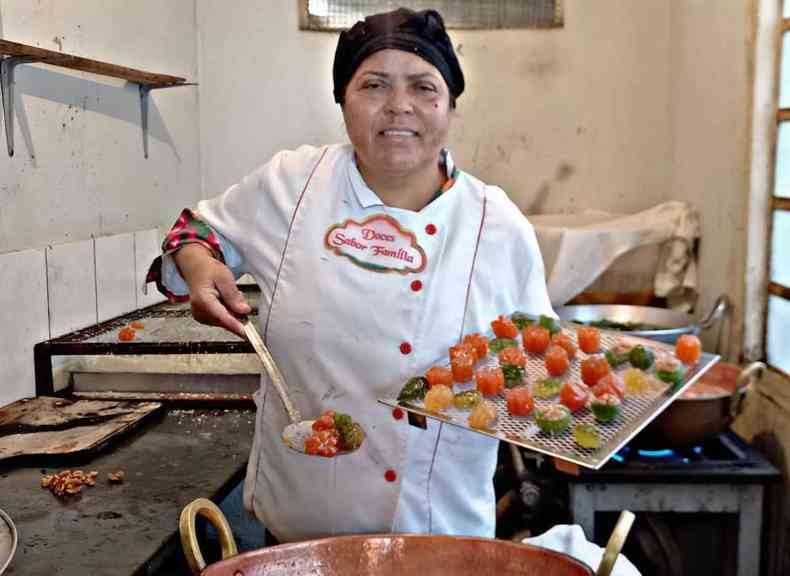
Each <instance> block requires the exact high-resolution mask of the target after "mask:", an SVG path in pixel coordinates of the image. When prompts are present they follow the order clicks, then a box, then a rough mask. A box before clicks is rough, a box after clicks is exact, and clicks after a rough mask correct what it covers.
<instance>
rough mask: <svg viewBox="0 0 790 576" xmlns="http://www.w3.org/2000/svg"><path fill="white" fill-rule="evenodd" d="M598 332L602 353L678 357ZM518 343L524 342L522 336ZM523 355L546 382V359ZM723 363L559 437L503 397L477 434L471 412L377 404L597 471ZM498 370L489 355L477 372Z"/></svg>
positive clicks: (668, 349)
mask: <svg viewBox="0 0 790 576" xmlns="http://www.w3.org/2000/svg"><path fill="white" fill-rule="evenodd" d="M576 327H577V325H576V324H574V323H571V322H563V323H562V328H563V332H564V333H565V334H567V335H568V336H570V337H571V338H572V339H573V341H574V343H576ZM600 332H601V351H603V350H606V349H609V348H611V347H612V346H613V345H614V344H615V343H616V342H617V341H618V340H627V341H628V342H629V343H634V344H641V345H642V346H645V347H646V348H650V349H652V350H653V351H654V352H655V353H656V354H658V353H661V352H664V353H669V354H672V355H674V350H675V349H674V346H673V345H669V344H664V343H662V342H657V341H655V340H648V339H645V338H637V337H632V336H628V337H626V336H623V334H622V333H619V332H614V331H607V330H601V331H600ZM518 340H519V342H520V336H519V338H518ZM525 354H526V356H527V366H526V374H527V377H528V379H529V382H530V383H534V382H535V381H537V380H541V379H544V378H546V377H547V373H546V368H545V365H544V361H543V355H533V354H530V353H528V352H526V351H525ZM587 356H588V354H585V353H584V352H582V351H581V350H579V351H577V353H576V358H575V359H574V360H573V361H572V362H571V366H570V368H569V370H568V371H567V372H566V373H565V374H564V375H563V376H561V377H559V378H558V380H560V381H562V382H563V383H564V382H566V381H568V380H575V381H581V374H580V369H579V367H580V364H581V360H582V359H584V358H586V357H587ZM719 358H720V357H719V356H718V355H715V354H709V353H706V352H703V353H702V356H701V357H700V359H699V361H698V362H697V363H696V364H695V365H694V366H692V367H689V369H688V370H687V371H686V374H685V376H684V380H683V383H682V384H681V385H680V386H678V387H672V386H671V385H669V384H667V385H666V386H660V387H654V388H651V390H649V391H647V392H644V393H642V394H627V395H626V397H625V400H624V401H623V403H622V407H621V411H620V415H619V416H618V417H617V418H616V419H615V420H614V421H612V422H610V423H601V422H597V421H596V420H595V417H594V416H593V414H592V411H591V410H590V409H589V408H583V409H582V410H580V411H578V412H576V413H574V414H573V415H572V420H571V425H570V426H569V427H568V428H567V429H566V430H565V431H564V432H563V433H561V434H559V435H555V436H551V435H548V434H546V433H544V432H542V431H541V430H540V428H538V426H537V424H536V423H535V418H534V416H533V415H534V413H535V410H534V409H533V413H532V414H533V415H530V416H526V417H520V416H511V415H510V413H509V412H508V410H507V406H506V402H505V396H504V394H502V395H498V396H494V397H489V398H488V400H490V401H492V402H493V403H494V404H495V405H496V409H497V416H498V417H497V421H496V426H495V428H492V429H477V428H472V427H470V426H469V424H468V418H469V411H468V410H458V409H456V408H454V407H450V408H448V409H447V410H445V411H443V412H430V411H428V410H425V408H424V405H423V403H422V402H421V401H416V402H399V401H398V400H397V399H394V398H382V399H380V400H379V402H381V403H382V404H385V405H387V406H391V407H393V408H394V407H397V406H399V407H401V408H403V409H404V410H407V411H408V412H411V413H413V414H417V415H421V416H424V417H428V418H433V419H435V420H440V421H442V422H446V423H448V424H452V425H454V426H459V427H461V428H466V429H467V430H471V431H473V432H476V433H478V434H484V435H486V436H492V437H494V438H498V439H499V440H503V441H505V442H510V443H512V444H517V445H519V446H523V447H524V448H528V449H530V450H534V451H536V452H540V453H542V454H546V455H548V456H554V457H556V458H560V459H562V460H566V461H569V462H572V463H574V464H577V465H579V466H583V467H585V468H592V469H595V470H597V469H598V468H600V467H601V466H603V465H604V464H606V462H607V461H608V460H609V459H610V458H611V457H612V456H613V455H614V454H615V453H616V452H617V451H618V450H620V449H621V448H622V447H623V446H625V445H626V444H627V443H628V441H629V440H631V438H633V437H634V436H635V435H636V434H637V433H639V431H640V430H642V429H643V428H644V427H645V426H647V425H648V424H649V423H650V421H651V420H653V419H654V418H656V416H658V415H659V414H660V413H661V412H662V411H663V410H664V409H665V408H666V407H667V406H669V405H670V404H671V403H672V401H673V400H675V398H677V397H679V396H680V395H681V394H683V392H684V391H685V390H686V389H687V388H688V387H690V386H691V385H692V384H694V383H695V382H696V381H697V380H698V379H699V378H700V376H702V374H704V373H705V372H706V371H707V370H709V369H710V368H711V366H713V365H714V364H716V362H718V361H719ZM442 365H445V366H447V365H448V363H447V362H444V363H442ZM497 365H498V360H497V357H496V354H494V353H490V354H489V356H488V357H487V358H485V359H483V360H482V361H480V362H479V363H478V365H477V366H478V367H481V366H497ZM629 367H630V364H628V363H626V364H625V365H624V366H621V367H620V368H618V369H617V370H615V372H618V373H622V372H623V371H624V370H625V369H627V368H629ZM652 372H653V371H652V369H651V370H649V371H648V373H652ZM474 389H475V384H474V381H472V382H470V383H466V384H462V385H458V384H456V385H455V387H454V391H455V392H460V391H463V390H474ZM558 401H559V399H558V398H557V397H555V398H550V399H547V400H546V399H541V398H535V408H538V407H543V406H545V405H548V404H554V403H556V402H558ZM578 424H591V425H593V426H594V427H595V428H596V430H597V431H598V435H599V438H600V446H599V447H598V448H595V449H588V448H580V447H579V446H578V445H577V444H576V442H575V440H574V436H573V427H574V426H576V425H578Z"/></svg>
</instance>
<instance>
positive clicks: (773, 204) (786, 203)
mask: <svg viewBox="0 0 790 576" xmlns="http://www.w3.org/2000/svg"><path fill="white" fill-rule="evenodd" d="M783 8H784V2H782V1H781V0H780V2H779V7H778V10H779V14H780V15H782V14H783V12H784V10H783ZM786 34H790V18H784V17H783V16H780V19H779V26H778V30H777V38H776V62H775V67H774V68H775V77H776V88H775V91H774V92H775V94H774V108H775V110H776V122H775V126H774V130H773V142H772V144H773V146H772V158H771V175H770V182H771V195H770V202H769V214H768V226H767V228H768V234H767V236H768V237H767V244H766V248H767V256H768V265H767V268H766V281H767V282H766V283H767V287H766V293H765V300H766V302H765V307H764V318H763V353H764V358H765V359H766V363H767V364H768V367H769V368H770V369H771V370H773V371H775V372H777V373H779V374H781V375H782V376H784V377H785V378H790V374H787V373H786V372H785V371H784V370H782V369H781V368H779V367H778V366H774V365H772V364H770V363H768V310H769V306H768V300H769V298H770V297H771V296H775V297H778V298H782V299H783V300H787V301H790V286H785V285H783V284H780V283H778V282H773V281H771V268H770V262H771V256H772V251H773V221H774V214H775V213H776V212H777V211H779V210H781V211H786V212H790V198H782V197H779V196H777V195H776V192H777V190H776V162H777V154H778V148H779V146H778V144H779V127H780V126H781V125H782V124H786V125H787V126H790V108H780V107H779V97H780V93H781V82H782V77H781V70H782V61H783V59H785V58H787V59H790V54H784V53H783V52H784V49H783V47H784V36H785V35H786ZM788 257H790V250H788Z"/></svg>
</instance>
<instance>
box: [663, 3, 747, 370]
mask: <svg viewBox="0 0 790 576" xmlns="http://www.w3.org/2000/svg"><path fill="white" fill-rule="evenodd" d="M668 4H669V5H670V6H671V30H672V38H671V43H670V52H669V62H670V65H671V69H672V74H671V84H670V86H671V98H670V106H671V108H670V115H669V121H670V122H671V124H672V139H671V144H670V146H671V147H670V153H671V162H670V166H671V182H670V187H669V189H668V190H667V193H668V197H671V198H676V199H682V200H686V201H688V202H691V203H692V204H693V205H695V206H696V207H697V208H698V209H699V211H700V215H701V219H702V243H701V245H700V266H699V279H700V302H699V308H701V309H702V310H703V311H708V310H709V309H710V308H711V307H712V305H713V301H714V300H715V299H716V297H717V296H718V295H719V294H720V293H726V294H728V295H730V297H731V299H732V300H733V302H734V304H735V305H736V308H735V310H734V312H733V314H732V318H733V321H732V322H730V324H729V326H725V330H724V333H723V334H721V336H720V339H721V347H722V351H727V352H729V355H730V358H731V359H737V357H738V356H739V354H740V347H741V341H742V333H743V322H742V316H743V306H742V298H743V293H744V289H743V286H744V270H745V260H746V242H745V239H746V221H747V201H748V183H749V173H748V170H749V154H750V152H749V148H750V129H751V122H750V117H751V90H752V77H751V72H752V68H751V64H750V59H751V58H752V51H753V39H752V33H753V25H754V24H753V18H754V6H753V4H754V3H753V2H751V1H749V0H726V1H721V0H696V1H694V2H689V1H683V2H669V3H668ZM712 336H713V335H709V342H708V344H709V345H712V344H713V342H712V340H711V337H712Z"/></svg>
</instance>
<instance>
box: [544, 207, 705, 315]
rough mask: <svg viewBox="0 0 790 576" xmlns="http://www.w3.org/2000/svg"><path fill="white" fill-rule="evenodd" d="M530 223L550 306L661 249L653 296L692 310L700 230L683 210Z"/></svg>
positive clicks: (597, 214)
mask: <svg viewBox="0 0 790 576" xmlns="http://www.w3.org/2000/svg"><path fill="white" fill-rule="evenodd" d="M530 221H531V222H532V224H533V225H534V226H535V232H536V233H537V236H538V242H539V244H540V247H541V251H542V253H543V257H544V259H545V261H546V269H547V270H548V289H549V297H550V298H551V302H552V304H553V305H555V306H559V305H562V304H565V303H566V302H567V301H568V300H570V299H571V298H573V297H574V296H576V295H577V294H579V293H580V292H582V291H583V290H584V289H585V288H586V287H587V286H589V285H590V284H591V283H592V282H593V281H594V280H595V279H596V278H598V276H600V275H601V274H602V273H603V272H604V271H606V270H607V269H608V268H609V266H611V265H612V263H613V262H614V261H615V260H616V259H617V258H618V257H620V256H622V255H623V254H625V253H626V252H629V251H630V250H633V249H635V248H638V247H640V246H647V245H652V244H661V243H664V245H663V246H662V254H661V256H660V258H659V261H658V264H657V268H656V270H655V273H654V274H655V275H654V286H653V289H654V292H655V293H656V295H657V296H665V297H669V298H670V300H672V299H674V300H676V301H679V300H681V299H683V300H686V301H688V305H687V307H690V305H693V303H694V300H695V298H696V294H697V292H696V265H695V259H694V258H695V256H694V240H695V239H696V238H698V237H699V234H700V224H699V216H698V214H697V212H696V211H695V210H694V209H693V208H692V207H691V206H690V205H689V204H687V203H685V202H677V201H672V202H665V203H663V204H659V205H657V206H654V207H653V208H650V209H649V210H644V211H642V212H638V213H636V214H610V213H607V212H600V211H588V212H584V213H581V214H548V215H541V216H531V217H530ZM668 240H671V242H667V241H668Z"/></svg>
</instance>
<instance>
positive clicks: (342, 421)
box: [335, 412, 365, 450]
mask: <svg viewBox="0 0 790 576" xmlns="http://www.w3.org/2000/svg"><path fill="white" fill-rule="evenodd" d="M335 429H336V430H337V434H338V437H339V442H338V444H339V447H340V449H341V450H354V449H356V448H358V447H359V446H360V445H361V444H362V441H363V440H364V439H365V435H364V434H363V432H362V427H361V426H360V425H359V424H357V423H356V422H354V420H353V419H352V418H351V416H349V415H348V414H343V413H341V412H336V413H335Z"/></svg>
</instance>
